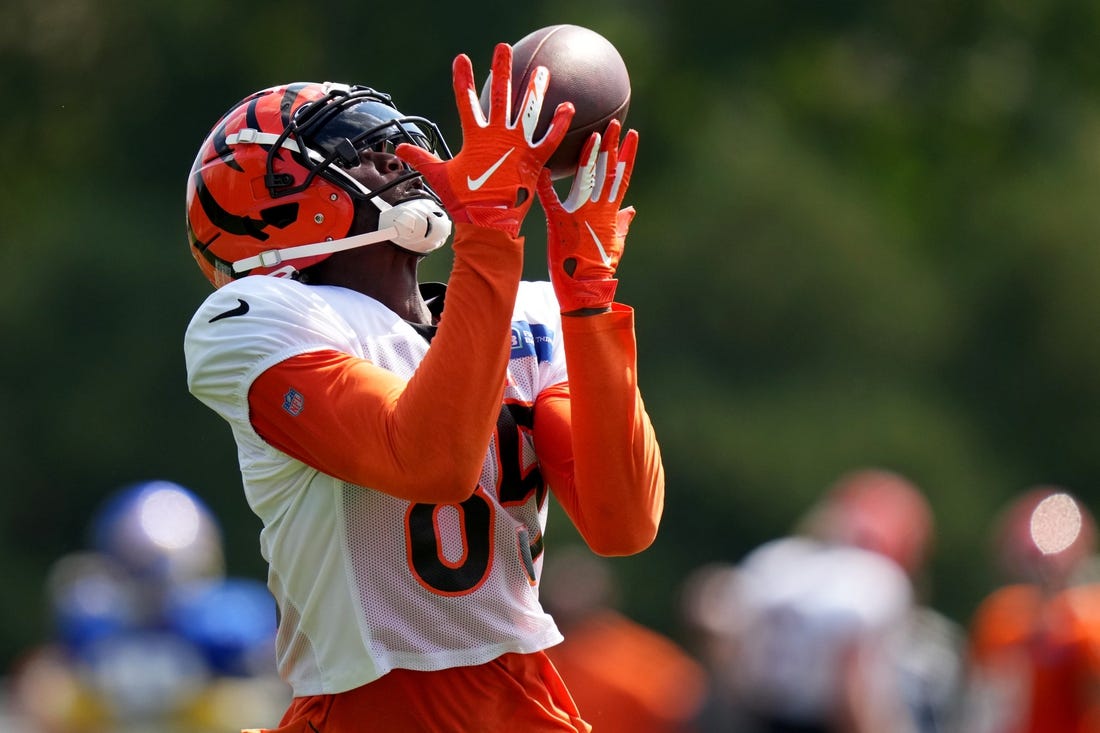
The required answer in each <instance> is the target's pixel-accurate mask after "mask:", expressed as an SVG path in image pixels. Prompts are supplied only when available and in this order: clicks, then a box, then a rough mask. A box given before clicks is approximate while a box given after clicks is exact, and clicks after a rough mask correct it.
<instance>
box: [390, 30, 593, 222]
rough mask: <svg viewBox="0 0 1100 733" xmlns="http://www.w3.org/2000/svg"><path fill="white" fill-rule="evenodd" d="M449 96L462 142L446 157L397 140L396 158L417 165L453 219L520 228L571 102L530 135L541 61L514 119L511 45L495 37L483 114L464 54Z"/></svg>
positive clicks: (540, 89) (542, 79)
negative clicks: (452, 95) (536, 134)
mask: <svg viewBox="0 0 1100 733" xmlns="http://www.w3.org/2000/svg"><path fill="white" fill-rule="evenodd" d="M453 80H454V91H455V102H456V103H457V105H458V115H459V121H460V123H461V125H462V149H461V150H460V151H459V153H458V155H456V156H455V157H454V158H452V159H450V160H440V159H439V158H438V157H436V156H435V155H433V154H432V153H429V152H428V151H426V150H424V149H423V148H419V147H416V146H415V145H409V144H401V145H399V146H397V150H396V151H395V153H396V155H397V157H399V158H401V160H403V161H405V162H406V163H408V164H409V165H411V166H412V167H413V168H415V169H416V170H418V171H419V172H420V173H421V174H422V175H423V176H424V178H425V179H426V180H427V182H428V185H429V186H431V187H432V189H433V190H434V191H435V192H436V193H437V194H438V195H439V197H440V199H441V200H442V201H443V205H444V206H445V207H446V208H447V212H448V213H449V214H450V215H451V218H452V219H453V220H454V221H456V222H472V223H474V224H477V225H478V226H483V227H490V228H493V229H499V230H501V231H505V232H507V233H508V234H510V235H511V236H512V237H516V236H518V235H519V230H520V226H521V225H522V223H523V218H524V217H525V216H526V215H527V211H528V209H530V208H531V203H532V202H533V201H534V195H533V191H534V189H535V186H536V185H537V183H538V176H539V171H541V170H542V167H543V166H544V165H545V164H546V161H547V160H549V159H550V156H551V155H553V153H554V151H555V150H556V149H557V147H558V144H559V143H560V142H561V139H562V138H563V137H564V136H565V133H566V131H567V130H568V128H569V123H570V122H571V121H572V119H573V105H572V104H571V103H569V102H563V103H562V104H559V105H558V107H557V109H556V110H555V111H554V117H553V119H552V120H551V121H550V127H549V129H548V130H547V131H546V134H545V135H544V136H543V137H542V139H541V140H539V141H537V142H536V141H535V140H533V139H532V137H533V135H534V131H535V123H536V122H537V121H538V118H539V112H540V111H541V110H542V104H543V100H544V96H545V93H546V88H547V85H548V84H549V82H550V72H549V71H548V70H547V69H546V68H545V67H539V68H538V69H537V70H536V72H535V73H534V74H533V75H532V76H531V80H530V82H529V83H528V86H527V92H526V93H525V94H524V98H523V108H522V109H521V110H519V114H518V115H517V119H515V120H513V119H512V117H513V115H512V109H511V107H512V47H511V46H509V45H508V44H507V43H499V44H497V46H496V49H495V50H494V52H493V64H492V72H491V87H490V92H489V116H488V119H486V117H485V114H484V113H483V112H482V109H481V104H480V102H479V101H478V93H477V91H476V90H475V89H474V73H473V67H472V65H471V63H470V59H469V57H468V56H466V55H465V54H460V55H459V56H457V57H456V58H455V60H454V66H453Z"/></svg>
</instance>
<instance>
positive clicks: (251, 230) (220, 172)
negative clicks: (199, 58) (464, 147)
mask: <svg viewBox="0 0 1100 733" xmlns="http://www.w3.org/2000/svg"><path fill="white" fill-rule="evenodd" d="M403 142H404V143H411V144H414V145H418V146H420V147H423V148H425V149H427V150H429V151H431V152H433V153H435V154H437V155H439V156H440V157H446V158H449V157H451V155H450V151H449V150H448V149H447V146H446V142H445V141H444V140H443V137H442V135H441V134H440V132H439V129H438V127H437V126H436V125H435V124H434V123H432V122H431V121H429V120H426V119H424V118H421V117H408V116H404V115H402V114H401V112H399V111H398V110H397V108H396V107H394V105H393V103H392V100H391V98H390V97H389V95H386V94H383V93H381V92H378V91H375V90H373V89H371V88H369V87H362V86H348V85H344V84H333V83H328V82H326V83H323V84H322V83H315V82H301V83H293V84H286V85H282V86H275V87H270V88H268V89H264V90H261V91H259V92H256V93H254V94H251V95H249V96H248V97H246V98H244V99H243V100H241V101H240V102H238V103H237V104H236V105H234V106H233V107H232V108H230V110H229V111H228V112H226V113H225V114H224V115H223V116H222V118H221V119H220V120H219V121H218V123H217V124H216V125H215V126H214V127H213V129H212V130H211V131H210V132H209V134H208V135H207V137H206V139H205V140H204V141H203V143H202V145H201V147H200V148H199V152H198V155H197V156H196V158H195V162H194V164H193V165H192V167H191V173H190V175H189V176H188V180H187V237H188V240H189V242H190V247H191V254H192V256H193V257H194V258H195V261H196V262H197V263H198V266H199V269H200V270H201V271H202V273H203V274H204V275H205V276H206V278H207V279H208V280H209V281H210V282H211V283H212V284H213V285H214V287H215V288H220V287H221V286H223V285H225V284H226V283H228V282H231V281H232V280H235V279H237V278H239V277H243V276H245V275H262V274H280V275H290V274H293V273H295V272H297V271H300V270H302V269H304V268H306V267H309V266H310V265H313V264H316V263H317V262H320V261H321V260H323V259H325V258H326V257H328V256H329V255H330V254H332V252H333V251H337V249H338V248H330V249H328V250H327V251H326V246H325V244H324V243H328V242H336V241H339V240H344V239H346V238H347V237H348V236H349V232H350V229H351V227H352V223H353V221H354V219H355V212H356V207H357V205H359V204H360V203H361V202H364V201H372V202H374V204H375V205H376V206H377V207H378V208H379V209H380V210H382V211H385V210H386V209H388V208H390V207H389V205H388V204H385V203H384V202H382V201H381V199H380V198H379V196H378V194H379V193H381V192H380V191H369V190H367V189H365V188H364V187H363V186H362V185H361V184H359V183H358V182H357V181H355V179H354V178H352V177H351V176H350V175H348V174H347V173H346V172H345V170H344V169H346V168H349V167H352V166H354V165H357V164H358V155H359V151H361V150H363V149H364V148H370V149H373V150H382V151H387V152H392V150H393V149H394V148H395V147H396V146H397V145H398V144H399V143H403ZM418 176H419V174H418V173H416V172H415V171H413V170H411V169H409V170H408V171H407V173H406V174H405V175H404V176H402V177H400V178H399V179H398V180H395V181H393V182H391V183H390V184H388V185H387V187H386V188H389V187H392V186H393V185H396V184H397V183H399V182H401V181H404V180H408V179H409V178H411V177H418ZM426 188H427V187H426V186H425V189H426ZM427 195H428V196H434V194H432V193H431V192H430V190H429V191H427ZM309 245H313V246H309ZM290 248H294V249H293V250H291V249H290ZM242 265H246V266H242Z"/></svg>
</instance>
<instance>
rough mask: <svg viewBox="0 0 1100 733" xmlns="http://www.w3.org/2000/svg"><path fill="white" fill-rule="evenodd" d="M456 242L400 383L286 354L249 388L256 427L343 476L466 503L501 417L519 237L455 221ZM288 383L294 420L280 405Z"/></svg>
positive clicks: (336, 362)
mask: <svg viewBox="0 0 1100 733" xmlns="http://www.w3.org/2000/svg"><path fill="white" fill-rule="evenodd" d="M453 249H454V253H455V262H454V267H453V268H452V272H451V277H450V282H449V285H448V289H447V303H446V307H445V308H444V313H443V315H442V317H441V318H440V323H439V330H438V332H437V334H436V336H435V338H434V339H433V341H432V345H431V348H429V349H428V353H427V355H426V356H425V357H424V360H423V361H422V362H421V364H420V365H419V367H418V368H417V370H416V372H415V373H414V374H413V376H412V378H411V379H409V380H408V382H405V381H404V380H403V379H401V378H399V377H397V376H396V375H394V374H393V373H391V372H388V371H386V370H384V369H382V368H380V367H378V366H376V365H374V364H371V363H370V362H368V361H364V360H363V359H359V358H356V357H353V356H350V355H348V354H342V353H339V352H336V351H322V352H315V353H311V354H302V355H298V356H294V357H292V358H290V359H287V360H285V361H283V362H281V363H279V364H276V365H275V366H273V367H271V368H270V369H268V370H266V371H265V372H264V373H263V374H261V375H260V376H259V377H258V378H257V379H256V380H255V382H254V383H253V384H252V387H251V389H250V390H249V395H248V402H249V409H250V411H251V420H252V425H253V427H254V428H255V429H256V432H257V433H258V434H259V435H260V436H261V437H263V438H264V440H266V441H268V442H269V443H270V444H271V445H273V446H275V447H276V448H278V449H279V450H281V451H283V452H284V453H287V454H288V455H290V456H293V457H294V458H297V459H298V460H300V461H303V462H304V463H306V464H308V465H310V466H312V467H314V468H316V469H318V470H319V471H323V472H324V473H327V474H330V475H332V476H336V477H337V478H340V479H342V480H344V481H348V482H351V483H354V484H358V485H361V486H369V487H370V488H372V489H377V490H379V491H383V492H385V493H388V494H392V495H394V496H398V497H400V498H403V499H408V500H409V501H417V502H426V503H454V502H460V501H463V500H465V499H466V498H468V497H469V496H470V494H471V493H472V492H473V491H474V489H475V488H476V486H477V481H478V477H479V475H480V473H481V465H482V463H483V461H484V460H485V451H486V450H487V449H488V446H489V440H490V436H491V435H492V432H493V429H494V427H495V425H496V420H497V415H498V414H499V412H500V404H501V399H502V395H503V391H504V381H505V374H506V370H507V365H508V354H509V348H510V341H509V336H510V324H511V318H512V308H513V304H514V302H515V297H516V291H517V290H518V287H519V278H520V275H521V271H522V268H523V240H522V238H520V239H513V238H511V237H509V236H507V235H506V234H504V233H501V232H497V231H495V230H490V229H481V228H479V227H475V226H473V225H471V224H458V225H456V231H455V240H454V245H453ZM471 354H476V355H477V356H476V358H471ZM291 388H293V389H294V390H295V391H297V392H298V393H299V395H300V403H299V404H300V405H301V409H300V410H299V411H297V414H296V415H293V414H291V412H288V411H287V410H285V409H283V402H284V399H285V398H286V395H287V392H288V390H289V389H291Z"/></svg>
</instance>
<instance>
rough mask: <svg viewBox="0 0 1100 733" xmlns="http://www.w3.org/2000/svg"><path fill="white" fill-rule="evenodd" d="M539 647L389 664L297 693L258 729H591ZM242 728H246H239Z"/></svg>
mask: <svg viewBox="0 0 1100 733" xmlns="http://www.w3.org/2000/svg"><path fill="white" fill-rule="evenodd" d="M591 730H592V727H591V726H590V725H588V723H585V722H584V720H582V719H581V717H580V713H579V712H578V710H577V706H576V704H575V703H574V702H573V698H572V696H570V694H569V691H568V690H567V689H566V688H565V684H564V683H563V682H562V680H561V677H560V676H559V675H558V672H557V670H556V669H555V668H554V665H553V664H551V662H550V660H549V658H548V657H547V656H546V654H544V653H543V652H536V653H534V654H505V655H503V656H501V657H498V658H497V659H494V660H493V661H491V662H488V663H486V664H482V665H480V666H477V667H454V668H452V669H443V670H439V671H437V672H414V671H411V670H407V669H395V670H393V671H392V672H390V673H389V674H386V675H384V676H383V677H381V678H380V679H377V680H375V681H374V682H371V683H370V684H368V685H363V686H362V687H357V688H355V689H354V690H348V691H347V692H341V693H339V694H336V695H314V696H312V697H297V698H294V701H293V702H292V703H291V705H290V708H289V709H288V710H287V711H286V714H285V715H284V716H283V719H282V721H281V722H280V724H279V727H278V728H274V729H270V730H262V731H259V732H258V733H374V732H375V731H377V732H378V733H393V732H394V731H401V733H514V732H515V731H524V733H590V732H591ZM245 733H247V732H245Z"/></svg>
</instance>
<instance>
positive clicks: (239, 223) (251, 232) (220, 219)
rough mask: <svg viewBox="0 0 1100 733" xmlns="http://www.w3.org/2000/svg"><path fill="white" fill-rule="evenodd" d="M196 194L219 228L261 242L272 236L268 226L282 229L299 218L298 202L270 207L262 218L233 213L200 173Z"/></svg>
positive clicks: (212, 221) (196, 182)
mask: <svg viewBox="0 0 1100 733" xmlns="http://www.w3.org/2000/svg"><path fill="white" fill-rule="evenodd" d="M195 196H196V197H197V198H198V200H199V204H200V205H202V211H203V213H204V214H206V217H207V218H208V219H210V223H211V224H213V225H214V226H216V227H217V228H218V229H221V230H222V231H224V232H227V233H229V234H236V235H237V236H248V237H252V238H253V239H257V240H259V241H261V242H263V241H266V240H267V239H268V238H269V236H270V235H268V234H267V233H266V232H265V231H264V229H266V228H267V227H269V226H274V227H275V228H276V229H282V228H284V227H287V226H289V225H290V224H293V223H294V221H295V220H296V219H297V218H298V204H296V203H288V204H281V205H279V206H272V207H269V208H267V209H265V210H264V211H263V212H262V215H263V218H262V219H253V218H252V217H249V216H237V215H236V214H232V213H230V212H228V211H226V210H225V209H223V208H222V207H221V204H219V203H218V202H217V200H216V199H215V198H214V196H213V194H211V193H210V191H209V189H207V187H206V184H205V183H204V182H203V180H202V175H200V174H196V175H195Z"/></svg>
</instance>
